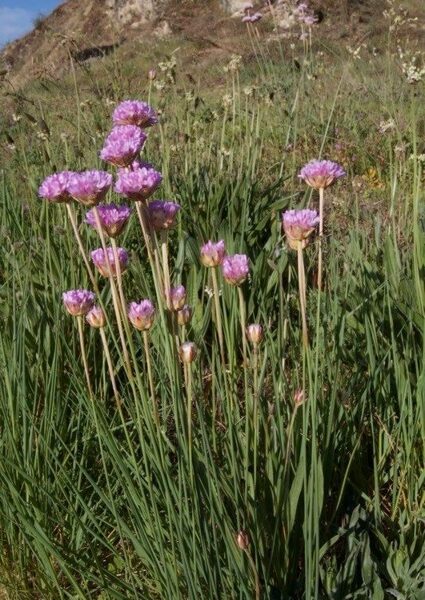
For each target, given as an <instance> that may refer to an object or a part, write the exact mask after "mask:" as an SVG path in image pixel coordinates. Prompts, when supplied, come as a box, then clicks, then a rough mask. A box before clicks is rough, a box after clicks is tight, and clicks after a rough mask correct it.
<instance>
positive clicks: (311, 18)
mask: <svg viewBox="0 0 425 600" xmlns="http://www.w3.org/2000/svg"><path fill="white" fill-rule="evenodd" d="M301 20H302V22H303V23H304V25H307V27H311V26H312V25H316V23H317V22H318V20H319V19H318V18H317V17H316V15H313V14H311V15H306V16H305V17H303V18H302V19H301Z"/></svg>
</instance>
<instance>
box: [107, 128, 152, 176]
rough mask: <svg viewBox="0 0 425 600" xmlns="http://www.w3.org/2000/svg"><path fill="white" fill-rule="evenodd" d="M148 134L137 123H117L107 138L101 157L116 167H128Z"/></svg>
mask: <svg viewBox="0 0 425 600" xmlns="http://www.w3.org/2000/svg"><path fill="white" fill-rule="evenodd" d="M145 141H146V134H145V133H143V131H142V130H141V129H140V128H139V127H137V125H117V126H116V127H114V128H113V129H112V131H111V133H110V134H109V135H108V137H107V138H106V140H105V145H104V146H103V148H102V150H101V151H100V158H102V159H103V160H105V161H106V162H109V163H111V164H112V165H115V166H116V167H127V166H128V165H130V164H131V163H132V162H133V161H134V159H135V158H136V157H137V155H138V154H139V152H140V150H141V149H142V148H143V145H144V143H145Z"/></svg>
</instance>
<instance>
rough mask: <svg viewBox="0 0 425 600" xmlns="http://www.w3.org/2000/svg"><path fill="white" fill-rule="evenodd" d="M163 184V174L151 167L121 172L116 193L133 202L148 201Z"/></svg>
mask: <svg viewBox="0 0 425 600" xmlns="http://www.w3.org/2000/svg"><path fill="white" fill-rule="evenodd" d="M161 182H162V175H161V173H159V172H158V171H155V169H152V168H149V167H140V168H137V169H135V170H134V171H120V173H119V176H118V180H117V182H116V184H115V191H116V192H117V194H123V196H126V197H127V198H130V199H131V200H146V199H147V198H149V196H151V195H152V194H153V193H154V191H155V190H156V189H157V188H158V187H159V186H160V184H161Z"/></svg>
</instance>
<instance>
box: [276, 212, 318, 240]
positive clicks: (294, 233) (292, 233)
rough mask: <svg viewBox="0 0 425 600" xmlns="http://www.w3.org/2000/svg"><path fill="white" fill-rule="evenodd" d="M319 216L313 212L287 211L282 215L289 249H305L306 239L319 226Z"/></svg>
mask: <svg viewBox="0 0 425 600" xmlns="http://www.w3.org/2000/svg"><path fill="white" fill-rule="evenodd" d="M319 220H320V219H319V215H318V214H317V212H316V211H315V210H310V209H309V208H304V209H301V210H287V211H285V212H284V213H283V214H282V221H283V229H284V231H285V234H286V237H287V238H288V243H289V245H290V247H291V248H294V249H298V247H299V246H300V245H301V248H305V246H306V245H307V243H308V238H309V237H310V235H311V234H312V233H313V231H314V229H315V228H316V227H317V225H318V224H319Z"/></svg>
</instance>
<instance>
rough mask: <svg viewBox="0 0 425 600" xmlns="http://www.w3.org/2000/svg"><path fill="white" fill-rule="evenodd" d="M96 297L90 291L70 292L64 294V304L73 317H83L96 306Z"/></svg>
mask: <svg viewBox="0 0 425 600" xmlns="http://www.w3.org/2000/svg"><path fill="white" fill-rule="evenodd" d="M95 299H96V296H95V294H94V293H93V292H90V291H89V290H83V289H79V290H69V291H68V292H64V293H63V294H62V300H63V304H64V306H65V308H66V310H67V311H68V312H69V314H70V315H72V316H73V317H83V316H84V315H86V314H87V313H88V312H89V311H90V310H91V309H92V308H93V306H94V302H95Z"/></svg>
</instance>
